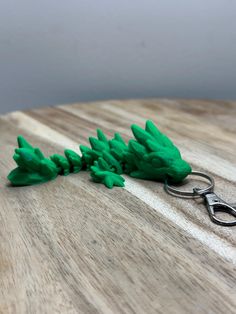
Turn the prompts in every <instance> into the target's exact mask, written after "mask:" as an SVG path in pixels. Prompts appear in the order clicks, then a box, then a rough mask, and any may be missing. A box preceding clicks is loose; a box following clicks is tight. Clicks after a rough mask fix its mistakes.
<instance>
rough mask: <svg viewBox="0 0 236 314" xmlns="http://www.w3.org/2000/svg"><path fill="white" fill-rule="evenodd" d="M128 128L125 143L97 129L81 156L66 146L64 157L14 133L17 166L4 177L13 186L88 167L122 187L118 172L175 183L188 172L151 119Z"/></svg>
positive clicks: (96, 175) (97, 179)
mask: <svg viewBox="0 0 236 314" xmlns="http://www.w3.org/2000/svg"><path fill="white" fill-rule="evenodd" d="M131 129H132V132H133V135H134V137H135V139H131V140H130V141H129V143H128V145H127V144H126V143H125V142H124V140H123V139H122V137H121V135H120V134H119V133H115V134H114V138H113V139H111V140H108V139H107V138H106V136H105V135H104V134H103V132H102V131H101V130H100V129H98V130H97V138H94V137H90V138H89V142H90V145H91V148H89V147H87V146H83V145H81V146H80V150H81V153H82V156H80V155H78V154H77V153H76V152H74V151H72V150H69V149H66V150H65V157H64V156H61V155H58V154H55V155H52V156H50V157H49V158H46V157H44V155H43V153H42V152H41V150H40V149H39V148H34V147H32V146H31V145H30V144H29V143H28V142H27V141H26V140H25V139H24V138H23V137H22V136H18V138H17V140H18V146H19V148H16V150H15V154H14V156H13V158H14V160H15V162H16V163H17V166H18V167H17V168H15V169H14V170H12V171H11V172H10V174H9V175H8V179H9V180H10V181H11V183H12V185H14V186H23V185H33V184H38V183H42V182H47V181H49V180H52V179H55V178H56V177H57V176H58V175H68V174H69V173H77V172H79V171H80V170H90V171H91V177H92V179H93V181H95V182H99V183H103V184H105V186H106V187H108V188H112V187H113V186H120V187H122V186H124V181H125V180H124V178H123V177H122V176H121V174H122V173H125V174H128V175H130V176H131V177H133V178H138V179H146V180H154V181H164V180H165V179H166V178H167V177H168V179H169V180H171V181H172V182H173V183H178V182H181V181H182V180H183V179H184V178H185V177H186V176H187V175H188V174H189V173H190V172H191V167H190V165H189V164H188V163H187V162H186V161H184V160H183V159H182V158H181V155H180V152H179V150H178V148H177V147H176V146H174V144H173V143H172V142H171V140H170V139H169V138H168V137H167V136H165V135H164V134H162V133H161V132H160V131H159V130H158V129H157V127H156V126H155V125H154V123H153V122H152V121H150V120H148V121H147V122H146V128H145V130H143V129H142V128H140V127H139V126H137V125H135V124H134V125H132V126H131Z"/></svg>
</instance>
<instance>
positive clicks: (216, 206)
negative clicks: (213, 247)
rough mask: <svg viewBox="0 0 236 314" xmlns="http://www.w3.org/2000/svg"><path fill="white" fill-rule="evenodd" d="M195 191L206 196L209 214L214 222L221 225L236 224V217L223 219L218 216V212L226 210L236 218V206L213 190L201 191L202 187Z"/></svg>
mask: <svg viewBox="0 0 236 314" xmlns="http://www.w3.org/2000/svg"><path fill="white" fill-rule="evenodd" d="M194 192H195V193H197V194H198V195H200V196H201V197H203V198H204V200H205V203H206V206H207V210H208V213H209V216H210V218H211V220H212V221H213V222H214V223H217V224H218V225H221V226H236V219H235V220H231V221H226V220H223V219H219V218H217V216H216V212H225V213H227V214H230V215H232V216H234V217H235V218H236V208H234V207H233V206H231V205H230V204H228V203H227V202H225V201H223V200H222V199H221V198H220V197H219V196H217V195H216V194H215V193H214V192H213V191H207V192H201V190H200V189H196V188H195V189H194Z"/></svg>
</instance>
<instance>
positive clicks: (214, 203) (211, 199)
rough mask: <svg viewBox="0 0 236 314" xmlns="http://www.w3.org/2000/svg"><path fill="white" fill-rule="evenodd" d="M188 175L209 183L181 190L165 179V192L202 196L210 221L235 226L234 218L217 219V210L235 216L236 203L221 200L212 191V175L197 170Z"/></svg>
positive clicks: (175, 194) (213, 183)
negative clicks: (201, 178) (203, 186)
mask: <svg viewBox="0 0 236 314" xmlns="http://www.w3.org/2000/svg"><path fill="white" fill-rule="evenodd" d="M190 175H195V176H200V177H203V178H205V179H207V180H208V181H209V185H208V187H207V188H205V189H200V188H193V190H192V191H182V190H179V189H176V188H174V187H173V186H170V185H169V184H168V180H167V179H166V180H165V186H164V187H165V190H166V192H167V193H169V194H170V195H173V196H178V197H182V198H197V197H202V198H204V200H205V203H206V206H207V210H208V213H209V216H210V219H211V221H213V222H214V223H216V224H218V225H221V226H228V227H229V226H236V219H234V220H230V221H226V220H223V219H219V218H218V217H217V216H216V213H217V212H225V213H227V214H229V215H232V216H234V217H235V218H236V205H235V204H233V205H230V204H228V203H226V202H225V201H223V200H222V199H221V198H220V197H219V196H217V195H216V194H215V193H214V186H215V182H214V179H213V178H212V176H210V175H208V174H206V173H203V172H199V171H192V172H191V174H190Z"/></svg>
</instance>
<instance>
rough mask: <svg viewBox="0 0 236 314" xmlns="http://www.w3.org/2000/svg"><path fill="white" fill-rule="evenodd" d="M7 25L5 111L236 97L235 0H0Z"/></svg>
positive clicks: (1, 73) (1, 32)
mask: <svg viewBox="0 0 236 314" xmlns="http://www.w3.org/2000/svg"><path fill="white" fill-rule="evenodd" d="M0 26H1V27H0V39H1V40H0V112H7V111H11V110H15V109H21V108H28V107H33V106H40V105H50V104H57V103H69V102H75V101H84V100H98V99H110V98H131V97H187V98H221V99H234V98H236V66H235V65H236V61H235V58H236V1H234V0H221V1H220V0H198V1H194V0H179V1H176V0H143V1H141V0H99V1H98V0H97V1H96V0H93V1H92V0H68V1H65V0H40V1H32V0H21V1H19V0H14V1H12V0H7V1H5V0H4V1H2V0H1V1H0Z"/></svg>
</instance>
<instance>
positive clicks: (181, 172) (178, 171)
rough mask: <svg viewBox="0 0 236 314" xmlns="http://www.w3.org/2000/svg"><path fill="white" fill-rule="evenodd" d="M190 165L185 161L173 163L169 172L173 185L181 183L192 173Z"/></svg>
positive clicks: (179, 160) (180, 160)
mask: <svg viewBox="0 0 236 314" xmlns="http://www.w3.org/2000/svg"><path fill="white" fill-rule="evenodd" d="M191 171H192V169H191V167H190V165H189V164H188V163H187V162H186V161H185V160H183V159H178V160H175V161H173V163H172V164H171V165H170V168H169V169H168V171H167V175H168V176H169V178H170V180H171V181H172V182H173V183H179V182H181V181H183V180H184V178H186V177H187V175H189V174H190V173H191Z"/></svg>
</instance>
